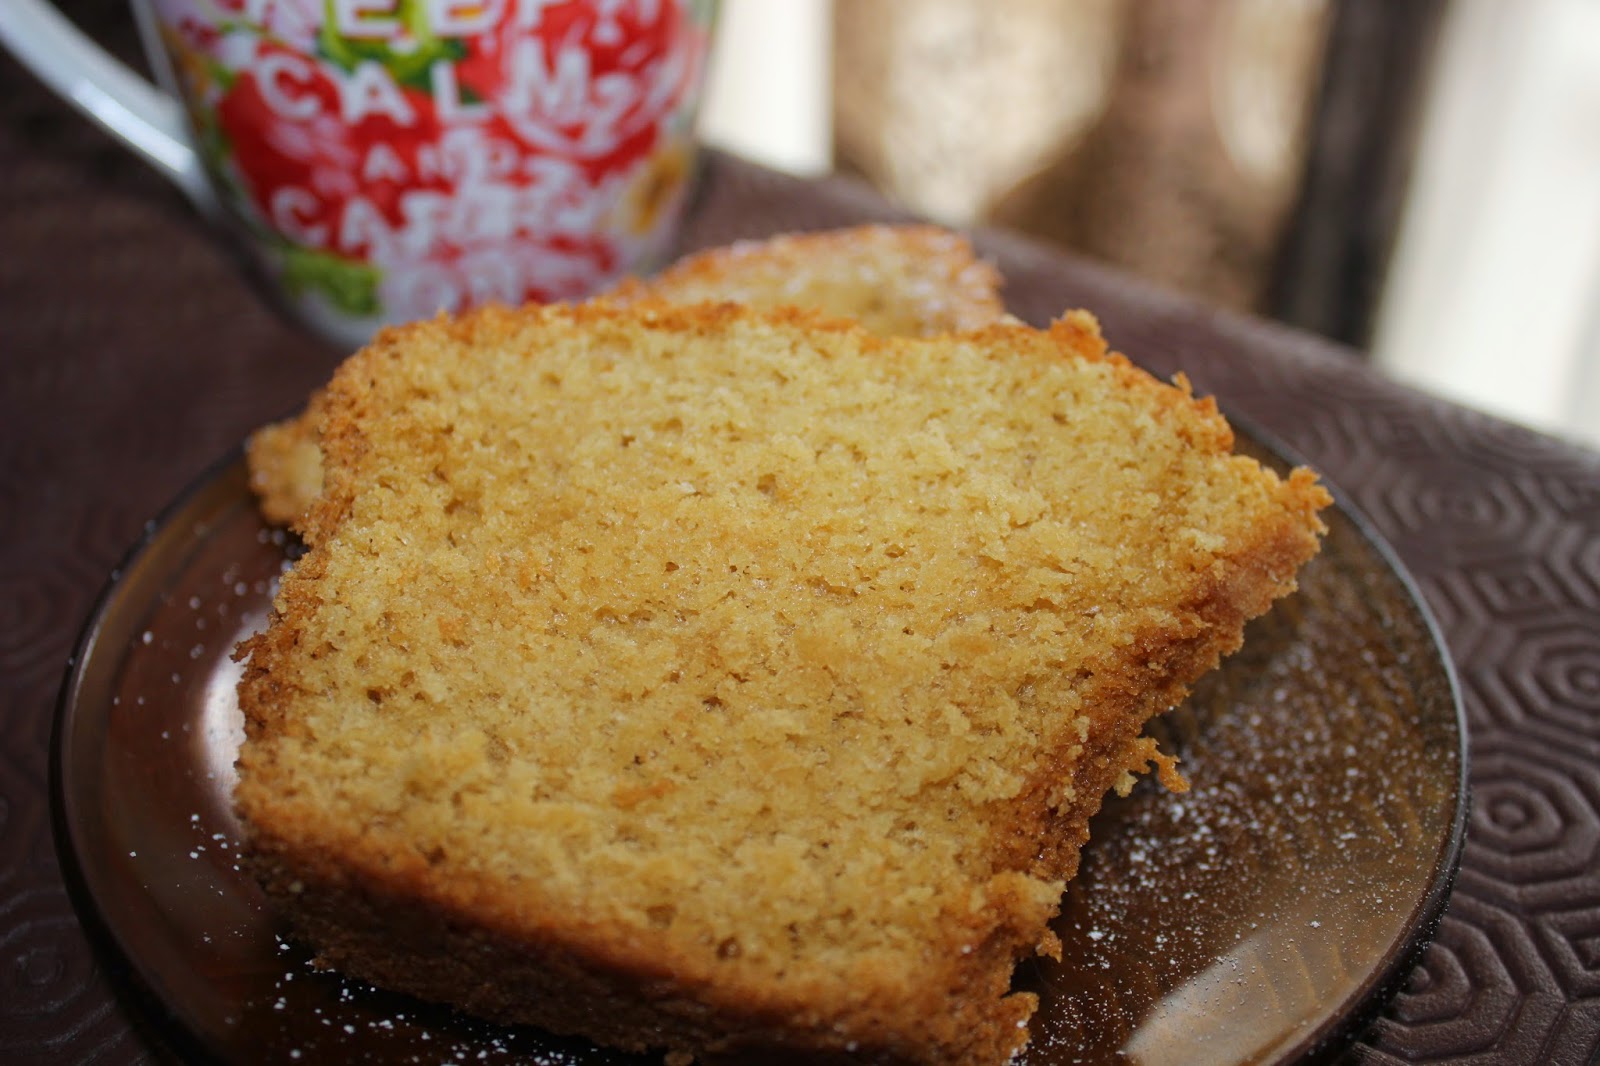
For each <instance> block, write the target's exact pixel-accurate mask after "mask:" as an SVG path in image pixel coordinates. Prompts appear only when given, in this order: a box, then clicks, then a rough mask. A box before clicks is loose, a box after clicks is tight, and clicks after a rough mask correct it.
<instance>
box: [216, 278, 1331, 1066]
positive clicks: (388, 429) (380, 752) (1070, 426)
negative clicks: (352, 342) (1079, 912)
mask: <svg viewBox="0 0 1600 1066" xmlns="http://www.w3.org/2000/svg"><path fill="white" fill-rule="evenodd" d="M321 402H322V404H323V417H324V431H323V436H322V449H323V457H324V462H325V477H326V486H325V489H324V491H323V492H322V494H321V495H320V496H319V498H318V499H317V501H316V503H315V504H314V505H313V506H312V508H311V510H310V511H309V512H308V513H307V515H306V518H305V522H306V526H307V540H308V542H309V543H310V545H311V548H310V550H309V551H308V553H307V554H306V555H305V556H304V557H303V558H301V559H300V560H299V562H298V563H297V564H296V565H295V567H294V569H293V570H292V571H291V572H289V573H288V574H287V575H286V576H285V578H284V580H283V587H282V591H281V593H280V595H279V597H278V599H277V602H276V610H275V614H274V616H273V618H272V620H271V623H270V625H269V627H268V628H267V629H266V630H265V631H264V632H263V633H262V634H260V635H259V636H257V637H254V638H252V639H251V640H249V641H248V642H246V644H245V645H243V646H242V649H241V655H243V656H247V657H248V662H247V664H246V667H245V672H244V678H243V681H242V682H241V684H240V688H239V697H240V703H241V705H242V707H243V709H244V713H245V716H246V722H247V740H246V742H245V744H244V746H243V749H242V751H241V752H240V757H239V767H238V768H239V775H240V777H239V784H238V788H237V793H236V801H237V807H238V812H239V814H240V816H241V819H242V821H243V824H244V825H245V827H246V830H247V844H248V848H249V853H250V854H251V856H252V861H253V863H254V864H255V867H256V869H257V870H258V871H259V873H260V875H261V878H262V881H263V884H264V886H265V888H266V890H267V892H268V894H269V896H270V897H271V899H272V901H273V902H274V904H275V905H276V906H278V907H279V908H281V909H282V912H283V914H284V915H285V916H286V917H287V918H288V919H289V921H290V922H291V923H292V925H293V927H294V929H295V930H296V932H297V935H299V936H300V937H303V938H304V939H305V940H306V941H307V942H309V943H310V944H311V945H313V946H314V947H315V948H316V949H317V950H318V952H319V953H320V956H321V958H322V959H323V960H325V961H326V962H327V963H328V964H329V965H332V966H335V967H338V968H340V969H341V970H343V971H345V972H347V973H350V974H352V975H355V976H357V977H361V978H365V979H367V980H369V981H372V982H374V983H376V984H379V985H382V986H386V987H390V988H394V989H399V990H402V991H405V992H409V993H413V994H415V995H418V996H421V997H424V998H427V999H432V1000H440V1001H444V1002H448V1003H452V1004H456V1005H458V1006H460V1007H461V1008H463V1009H464V1010H467V1011H470V1012H473V1013H476V1014H479V1015H483V1016H485V1017H488V1018H492V1019H497V1020H501V1021H506V1022H527V1023H532V1024H535V1025H539V1026H544V1027H546V1028H548V1029H551V1030H555V1031H558V1032H562V1033H578V1034H584V1035H587V1036H588V1037H590V1038H592V1039H594V1040H595V1041H598V1042H601V1043H604V1044H610V1045H616V1046H619V1047H623V1048H630V1049H639V1050H642V1049H647V1048H649V1049H663V1050H666V1051H669V1052H672V1053H676V1054H677V1055H678V1056H680V1057H681V1056H682V1055H684V1054H689V1055H695V1056H698V1057H701V1058H713V1059H714V1058H717V1057H720V1056H745V1057H746V1058H747V1060H748V1061H756V1062H762V1061H772V1060H773V1059H775V1058H776V1057H780V1056H783V1055H789V1056H792V1057H795V1058H797V1059H798V1060H800V1061H807V1062H810V1061H820V1060H825V1059H826V1058H828V1057H830V1056H838V1057H840V1058H842V1059H844V1060H846V1061H863V1062H892V1063H902V1062H903V1063H950V1064H955V1063H988V1062H1000V1061H1003V1060H1004V1059H1006V1058H1007V1056H1009V1055H1010V1054H1012V1053H1013V1052H1014V1051H1015V1050H1016V1049H1017V1048H1018V1047H1020V1046H1021V1045H1022V1044H1023V1043H1024V1042H1025V1040H1026V1028H1025V1022H1026V1019H1027V1017H1028V1015H1029V1014H1030V1012H1031V1011H1032V1010H1033V1008H1034V1005H1035V1004H1034V1000H1033V997H1031V996H1029V995H1026V994H1021V993H1012V992H1010V991H1009V988H1008V984H1009V980H1010V976H1011V972H1012V969H1013V966H1014V964H1015V962H1016V961H1017V960H1018V959H1019V958H1021V957H1023V956H1025V955H1027V954H1029V953H1031V952H1034V951H1038V950H1050V949H1051V947H1052V946H1053V945H1054V943H1055V941H1054V937H1053V936H1052V935H1051V933H1050V931H1049V928H1048V924H1047V923H1048V922H1049V920H1050V919H1051V917H1052V916H1053V915H1054V914H1055V913H1056V908H1057V904H1058V901H1059V898H1060V895H1061V892H1062V888H1063V884H1064V882H1065V881H1066V880H1067V879H1068V878H1070V877H1071V876H1072V875H1073V873H1074V871H1075V869H1076V866H1077V861H1078V849H1079V847H1080V846H1081V845H1082V843H1083V842H1084V840H1085V837H1086V835H1087V828H1086V825H1087V822H1088V819H1089V818H1090V816H1091V815H1092V814H1093V813H1094V812H1095V811H1096V810H1097V809H1098V807H1099V806H1100V803H1101V800H1102V797H1103V796H1104V795H1105V793H1106V792H1107V790H1108V789H1110V788H1112V787H1116V786H1119V785H1126V783H1128V782H1129V780H1130V774H1131V773H1133V772H1136V771H1139V770H1142V769H1145V768H1147V765H1148V763H1149V762H1150V761H1151V760H1152V759H1153V758H1157V757H1156V755H1155V751H1154V745H1153V744H1152V743H1150V742H1149V741H1148V740H1143V739H1141V738H1140V732H1141V729H1142V727H1143V725H1144V723H1145V722H1146V721H1147V720H1148V719H1149V718H1150V717H1151V716H1153V715H1155V714H1158V713H1160V712H1161V711H1162V710H1164V709H1165V708H1167V707H1170V706H1172V705H1173V704H1175V703H1177V702H1178V701H1179V700H1181V699H1182V697H1183V695H1184V693H1185V691H1186V689H1187V687H1188V686H1189V685H1190V683H1192V682H1193V681H1194V680H1195V679H1196V678H1198V677H1199V676H1200V675H1201V674H1202V673H1204V672H1205V671H1207V670H1209V669H1211V668H1212V667H1214V666H1215V665H1216V664H1217V662H1218V659H1219V657H1220V656H1221V655H1223V654H1226V653H1228V652H1229V651H1231V650H1233V649H1235V648H1237V647H1238V646H1239V644H1240V642H1241V634H1242V630H1243V627H1244V623H1245V620H1246V619H1248V618H1249V617H1251V616H1253V615H1256V614H1259V613H1261V612H1262V611H1264V610H1266V608H1267V607H1268V605H1269V604H1270V603H1271V601H1272V600H1273V599H1274V598H1275V597H1277V596H1280V595H1283V594H1285V593H1287V592H1289V591H1290V590H1291V589H1292V588H1293V587H1294V575H1295V572H1296V569H1297V568H1298V567H1299V565H1300V564H1301V563H1303V562H1304V561H1305V560H1306V559H1308V558H1309V557H1310V556H1312V555H1313V554H1314V553H1315V551H1316V549H1317V544H1318V536H1319V533H1320V531H1321V524H1320V522H1319V521H1318V519H1317V517H1316V512H1317V510H1318V509H1319V508H1321V507H1322V506H1324V505H1325V504H1326V503H1327V502H1328V497H1327V495H1326V494H1325V493H1324V492H1323V490H1322V489H1321V488H1319V487H1318V486H1317V484H1316V482H1315V479H1314V478H1313V476H1312V475H1311V474H1310V473H1308V472H1306V471H1303V470H1301V471H1296V472H1295V473H1294V474H1293V475H1291V476H1290V477H1288V478H1287V479H1280V478H1279V477H1278V476H1276V475H1274V474H1273V473H1271V472H1269V471H1266V470H1264V469H1262V468H1261V467H1260V466H1259V465H1258V464H1257V463H1255V462H1254V461H1252V460H1249V459H1246V458H1241V457H1236V456H1234V455H1232V454H1231V453H1230V446H1231V440H1232V437H1231V433H1230V431H1229V429H1228V427H1227V425H1226V424H1225V422H1224V421H1223V419H1222V418H1221V417H1220V416H1219V415H1218V413H1217V411H1216V409H1215V406H1214V405H1213V404H1212V403H1211V402H1210V401H1209V400H1197V399H1195V398H1193V397H1192V396H1191V395H1190V394H1189V392H1188V389H1187V387H1186V386H1184V385H1183V384H1182V383H1181V382H1180V385H1179V386H1178V387H1173V386H1168V385H1164V384H1161V383H1159V382H1157V381H1155V380H1154V379H1152V378H1150V377H1149V376H1148V375H1146V374H1144V373H1143V372H1141V371H1139V370H1137V369H1135V368H1133V367H1132V366H1131V365H1129V364H1128V363H1127V361H1126V360H1124V359H1122V358H1121V357H1120V356H1117V355H1111V354H1108V353H1107V352H1106V349H1105V346H1104V344H1103V342H1102V341H1101V338H1100V336H1099V333H1098V331H1097V328H1096V326H1095V323H1094V321H1093V319H1092V318H1090V317H1089V316H1088V315H1086V314H1082V313H1074V314H1070V315H1068V316H1067V317H1066V318H1065V319H1063V320H1062V321H1061V322H1059V323H1058V324H1056V325H1055V326H1054V327H1053V328H1051V329H1050V330H1048V331H1037V330H1032V329H1028V328H1026V327H1022V326H1011V325H996V326H992V327H990V328H988V329H986V330H983V331H980V332H977V333H972V334H968V335H963V336H959V337H957V336H943V337H938V338H933V339H925V340H916V339H898V338H896V339H886V338H881V337H877V336H874V335H872V334H870V333H868V332H866V331H864V330H861V329H859V328H855V327H851V326H847V325H844V324H840V323H837V322H833V323H829V322H824V321H821V320H817V319H812V318H809V317H807V316H805V315H803V314H801V313H798V312H778V313H772V314H762V313H757V312H754V311H750V310H747V309H741V308H737V307H734V306H732V305H723V306H716V307H713V306H701V307H689V308H686V307H672V306H666V305H662V306H657V307H639V308H632V309H625V308H617V307H611V306H603V305H591V306H580V307H546V308H527V309H524V310H521V311H517V312H508V311H501V310H493V309H491V310H485V311H482V312H479V313H475V314H471V315H468V316H466V317H463V318H461V319H458V320H453V321H452V320H444V319H441V320H438V321H435V322H430V323H425V324H419V325H415V326H410V327H406V328H403V329H396V330H389V331H386V332H384V333H383V334H381V335H380V336H379V337H378V338H377V339H376V340H375V341H374V343H373V344H372V345H370V346H369V347H368V348H366V349H365V350H363V351H362V352H360V353H358V354H357V355H356V356H354V357H353V358H352V359H350V360H349V361H348V362H347V363H346V364H345V365H344V366H343V367H342V368H341V369H340V370H339V372H338V373H337V375H336V376H335V377H334V379H333V381H332V382H331V384H330V385H329V387H328V389H327V390H326V392H325V394H324V396H323V399H322V401H321ZM1157 761H1159V759H1157Z"/></svg>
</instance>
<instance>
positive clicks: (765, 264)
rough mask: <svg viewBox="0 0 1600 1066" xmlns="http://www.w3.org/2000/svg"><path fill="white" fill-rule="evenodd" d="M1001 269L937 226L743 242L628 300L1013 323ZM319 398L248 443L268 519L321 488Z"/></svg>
mask: <svg viewBox="0 0 1600 1066" xmlns="http://www.w3.org/2000/svg"><path fill="white" fill-rule="evenodd" d="M1000 286H1001V281H1000V274H999V272H998V271H997V270H996V269H995V268H994V265H993V264H991V263H989V262H987V261H985V260H983V259H980V258H978V256H977V255H976V253H975V252H974V251H973V249H972V245H971V244H970V243H968V241H967V240H966V238H965V237H962V236H961V235H959V234H957V233H953V232H951V231H949V230H946V229H942V228H940V227H937V226H928V225H914V224H907V225H893V226H891V225H862V226H851V227H847V228H844V229H835V230H823V231H820V232H814V233H788V234H779V235H777V236H773V237H767V238H764V239H762V240H745V241H738V242H736V243H734V244H731V245H728V246H726V247H720V248H712V249H708V250H705V251H701V252H697V253H695V254H693V255H689V256H686V257H684V258H683V259H681V260H679V261H678V262H677V263H674V264H673V265H672V266H671V267H669V268H668V269H666V270H665V271H663V272H662V273H660V274H658V275H656V276H655V277H653V278H628V279H625V280H624V281H623V282H622V284H621V285H620V286H619V287H618V291H617V292H615V293H613V294H612V298H613V299H614V300H615V301H617V302H622V303H629V302H631V303H651V302H663V301H664V302H668V303H685V304H689V303H722V302H733V303H740V304H745V305H746V306H749V307H756V308H761V309H766V310H771V309H775V308H780V307H801V308H806V309H808V310H813V311H817V312H820V313H822V314H824V315H827V316H829V317H832V318H844V319H850V320H852V321H855V322H857V323H859V324H860V325H862V326H864V327H865V328H866V329H868V330H870V331H872V332H874V333H881V334H884V335H885V336H907V337H919V336H931V335H933V334H937V333H948V332H958V331H963V330H970V329H978V328H981V327H983V326H987V325H989V324H990V323H993V322H998V321H1000V320H1001V319H1003V318H1004V317H1005V306H1004V304H1003V303H1002V302H1001V299H1000ZM319 402H320V395H318V396H313V397H312V399H311V402H310V403H309V404H308V405H307V408H306V410H305V411H304V412H302V413H301V414H299V415H297V416H295V417H293V418H289V419H285V420H283V421H281V422H274V423H272V424H271V425H267V426H263V427H262V428H261V429H259V430H257V431H256V432H255V433H253V434H251V436H250V439H249V441H247V442H246V446H245V460H246V463H247V465H248V467H249V471H250V488H251V491H252V492H254V493H255V494H256V497H257V499H258V500H259V504H260V507H261V512H262V514H263V515H265V516H266V518H267V520H268V521H270V522H273V523H276V524H278V525H288V526H291V527H294V528H295V529H296V530H297V531H298V528H299V521H300V516H301V515H303V514H304V513H305V511H306V508H308V507H309V506H311V502H312V501H313V500H315V499H316V497H317V494H318V493H319V492H321V491H322V453H321V450H320V448H319V446H318V443H317V435H318V431H319V425H320V415H319V413H318V407H319Z"/></svg>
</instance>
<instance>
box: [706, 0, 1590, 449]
mask: <svg viewBox="0 0 1600 1066" xmlns="http://www.w3.org/2000/svg"><path fill="white" fill-rule="evenodd" d="M719 50H720V51H719V54H718V56H717V58H716V60H715V62H714V66H713V70H712V73H711V78H712V83H711V89H710V99H709V101H708V104H707V111H706V114H705V123H704V125H703V130H704V132H705V135H706V136H707V138H708V139H709V140H711V141H712V142H713V143H716V144H719V145H721V146H723V147H726V148H729V149H730V150H733V151H735V152H738V153H740V154H743V155H746V156H748V157H750V158H753V159H756V160H757V161H759V162H766V163H768V164H770V165H775V166H779V167H780V168H783V169H787V170H790V171H792V172H795V173H800V174H819V173H824V172H827V171H829V170H839V171H844V172H850V173H855V174H858V175H860V176H861V177H863V178H865V179H866V180H868V181H870V182H872V183H873V184H874V185H876V186H877V187H879V188H880V189H882V190H883V191H885V192H886V193H888V194H889V195H891V196H893V197H894V198H896V199H898V200H899V201H900V202H902V203H903V204H905V205H906V206H907V207H908V208H910V209H912V210H914V211H916V212H918V213H920V214H924V215H927V216H929V217H932V218H935V219H939V220H941V221H944V222H947V223H950V224H953V225H959V226H972V225H980V224H1001V225H1005V226H1008V227H1011V228H1014V229H1018V230H1022V231H1025V232H1028V233H1032V234H1034V235H1036V236H1038V237H1041V238H1043V239H1046V240H1048V241H1051V242H1054V243H1057V244H1059V245H1062V246H1065V247H1068V248H1071V249H1073V250H1075V251H1078V252H1080V253H1082V254H1085V255H1088V256H1091V257H1094V258H1097V259H1100V260H1102V261H1105V262H1108V263H1112V264H1114V265H1117V266H1119V267H1121V268H1123V269H1126V270H1128V271H1130V272H1132V273H1135V274H1138V275H1140V276H1142V277H1145V278H1148V279H1150V280H1152V281H1155V282H1157V283H1160V284H1163V285H1167V286H1170V287H1174V288H1179V289H1182V290H1184V291H1186V292H1189V293H1191V294H1193V295H1195V296H1197V297H1198V298H1200V299H1202V300H1204V301H1206V302H1208V303H1211V304H1213V305H1216V306H1222V307H1227V308H1233V309H1238V310H1245V311H1249V312H1253V313H1257V314H1263V315H1266V316H1269V317H1272V318H1276V319H1279V320H1281V321H1284V322H1288V323H1290V324H1293V325H1297V326H1300V327H1303V328H1307V329H1311V330H1315V331H1317V332H1319V333H1322V334H1324V335H1326V336H1330V337H1333V338H1335V339H1337V340H1340V341H1343V342H1345V343H1347V344H1349V345H1351V346H1352V347H1353V348H1355V349H1356V350H1360V351H1365V352H1370V353H1371V354H1372V357H1373V358H1374V360H1375V361H1376V362H1378V363H1379V364H1380V365H1381V366H1383V367H1384V368H1385V369H1386V370H1388V371H1389V372H1391V373H1393V374H1395V375H1396V376H1399V377H1402V378H1405V379H1407V380H1410V381H1412V382H1414V383H1417V384H1419V385H1422V386H1423V387H1426V388H1431V389H1433V390H1435V391H1439V392H1442V393H1445V394H1447V395H1449V396H1450V397H1452V398H1453V399H1457V400H1461V401H1464V402H1467V403H1470V404H1473V405H1475V406H1478V407H1480V408H1484V409H1487V410H1490V411H1493V412H1495V413H1499V414H1502V415H1506V416H1509V417H1512V418H1514V419H1517V420H1519V421H1522V422H1525V423H1529V424H1532V425H1534V426H1537V427H1539V428H1542V429H1546V430H1553V431H1557V432H1563V433H1565V434H1567V435H1570V436H1575V437H1578V438H1581V439H1585V440H1587V441H1589V442H1590V443H1600V417H1593V416H1587V415H1586V412H1588V411H1590V410H1594V409H1597V408H1600V4H1597V3H1595V2H1594V0H1519V2H1518V3H1515V4H1512V3H1507V2H1505V0H1406V2H1404V3H1394V2H1392V0H835V2H830V0H786V2H785V3H783V4H772V3H770V2H763V0H729V2H728V3H727V5H726V7H725V14H724V24H723V27H722V40H721V43H720V45H719Z"/></svg>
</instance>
